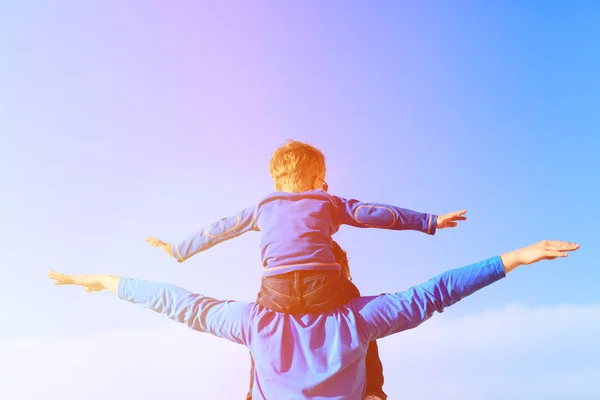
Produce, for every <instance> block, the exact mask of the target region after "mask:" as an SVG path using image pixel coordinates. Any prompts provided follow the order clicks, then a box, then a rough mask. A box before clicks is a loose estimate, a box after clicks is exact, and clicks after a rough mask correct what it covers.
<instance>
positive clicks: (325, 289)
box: [256, 271, 360, 314]
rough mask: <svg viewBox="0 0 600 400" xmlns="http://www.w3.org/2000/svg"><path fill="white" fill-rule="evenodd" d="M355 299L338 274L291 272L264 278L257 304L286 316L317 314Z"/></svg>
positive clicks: (355, 293) (354, 290)
mask: <svg viewBox="0 0 600 400" xmlns="http://www.w3.org/2000/svg"><path fill="white" fill-rule="evenodd" d="M358 296H360V293H359V291H358V289H357V288H356V286H354V284H353V283H352V282H350V281H349V280H348V279H347V278H346V277H345V276H344V275H342V272H341V271H293V272H288V273H286V274H281V275H274V276H265V277H263V278H262V282H261V285H260V292H258V297H257V299H256V302H257V303H258V304H260V305H261V306H263V307H265V308H268V309H270V310H273V311H277V312H283V313H287V314H320V313H323V312H327V311H331V310H334V309H336V308H338V307H341V306H343V305H344V304H346V303H348V302H349V301H350V300H351V299H353V298H356V297H358Z"/></svg>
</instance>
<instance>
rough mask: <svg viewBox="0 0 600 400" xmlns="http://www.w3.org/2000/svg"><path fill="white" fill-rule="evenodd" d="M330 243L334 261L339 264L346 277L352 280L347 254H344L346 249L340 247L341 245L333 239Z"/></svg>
mask: <svg viewBox="0 0 600 400" xmlns="http://www.w3.org/2000/svg"><path fill="white" fill-rule="evenodd" d="M331 244H332V245H333V255H334V256H335V262H337V263H338V264H340V267H341V268H342V272H343V274H344V275H346V278H348V279H350V280H352V275H350V266H349V265H348V254H346V251H345V250H344V249H342V246H340V245H339V244H338V242H336V241H335V240H334V241H333V242H332V243H331Z"/></svg>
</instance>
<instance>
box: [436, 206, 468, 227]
mask: <svg viewBox="0 0 600 400" xmlns="http://www.w3.org/2000/svg"><path fill="white" fill-rule="evenodd" d="M466 213H467V210H460V211H455V212H453V213H450V214H444V215H439V216H438V218H437V229H444V228H454V227H455V226H457V225H458V222H457V221H466V220H467V217H463V215H465V214H466Z"/></svg>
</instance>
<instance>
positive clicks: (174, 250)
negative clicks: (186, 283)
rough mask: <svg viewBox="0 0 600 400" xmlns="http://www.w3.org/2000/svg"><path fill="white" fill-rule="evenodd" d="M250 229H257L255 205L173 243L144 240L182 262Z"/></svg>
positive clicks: (149, 238)
mask: <svg viewBox="0 0 600 400" xmlns="http://www.w3.org/2000/svg"><path fill="white" fill-rule="evenodd" d="M252 230H258V227H257V226H256V206H252V207H248V208H246V209H244V210H242V211H240V212H239V213H237V214H235V215H234V216H232V217H229V218H223V219H221V220H219V221H217V222H215V223H214V224H211V225H208V226H206V227H204V228H203V229H202V230H200V231H199V232H197V233H195V234H194V235H191V236H189V237H187V238H186V239H184V240H182V241H181V242H178V243H175V244H170V243H166V242H163V241H162V240H159V239H156V238H153V237H147V238H146V242H148V243H149V244H150V246H154V247H158V248H160V249H162V250H163V251H164V252H165V253H167V254H168V255H170V256H171V257H174V258H175V259H176V260H177V261H178V262H183V261H185V260H187V259H188V258H190V257H192V256H193V255H195V254H197V253H200V252H201V251H204V250H208V249H210V248H211V247H213V246H214V245H216V244H219V243H221V242H224V241H226V240H229V239H233V238H235V237H238V236H240V235H242V234H244V233H246V232H248V231H252Z"/></svg>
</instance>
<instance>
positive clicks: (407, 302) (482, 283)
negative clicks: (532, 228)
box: [353, 257, 506, 340]
mask: <svg viewBox="0 0 600 400" xmlns="http://www.w3.org/2000/svg"><path fill="white" fill-rule="evenodd" d="M505 276H506V273H505V271H504V265H503V264H502V260H501V259H500V257H493V258H490V259H488V260H485V261H481V262H478V263H475V264H471V265H468V266H466V267H462V268H457V269H453V270H450V271H447V272H444V273H443V274H440V275H438V276H436V277H434V278H432V279H430V280H429V281H427V282H425V283H423V284H422V285H418V286H414V287H412V288H410V289H408V290H406V291H404V292H400V293H396V294H382V295H380V296H376V297H362V298H357V299H356V300H353V304H354V305H355V306H356V307H357V308H358V313H359V314H360V316H361V317H362V319H363V321H362V325H363V326H364V327H365V329H366V331H367V334H368V335H369V337H371V339H370V340H374V339H378V338H382V337H385V336H389V335H393V334H394V333H398V332H401V331H404V330H407V329H412V328H415V327H417V326H419V325H420V324H421V323H423V322H425V321H426V320H428V319H429V318H430V317H431V316H432V315H433V314H434V313H435V312H436V311H437V312H443V311H444V308H445V307H449V306H451V305H452V304H454V303H456V302H458V301H460V300H461V299H463V298H464V297H466V296H469V295H471V294H473V293H475V292H476V291H478V290H479V289H482V288H484V287H486V286H488V285H490V284H492V283H493V282H496V281H498V280H500V279H502V278H504V277H505Z"/></svg>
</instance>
